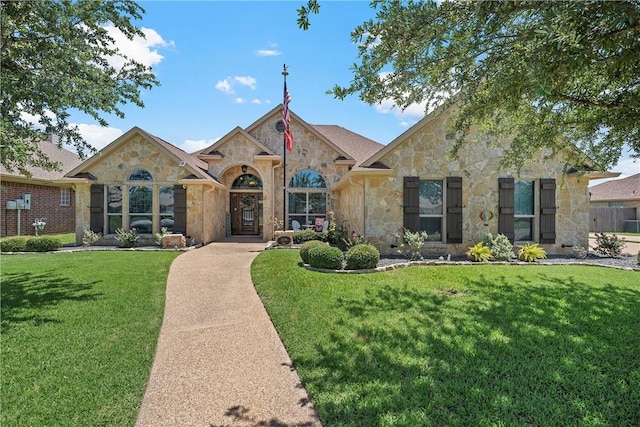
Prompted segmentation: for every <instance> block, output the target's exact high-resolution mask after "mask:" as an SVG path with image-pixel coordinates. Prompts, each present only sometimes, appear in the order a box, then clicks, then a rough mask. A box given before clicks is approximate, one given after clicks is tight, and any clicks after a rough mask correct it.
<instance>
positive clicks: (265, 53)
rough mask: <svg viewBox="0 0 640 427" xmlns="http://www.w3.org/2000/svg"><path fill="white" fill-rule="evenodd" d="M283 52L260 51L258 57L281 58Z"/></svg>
mask: <svg viewBox="0 0 640 427" xmlns="http://www.w3.org/2000/svg"><path fill="white" fill-rule="evenodd" d="M279 55H281V52H280V51H279V50H275V49H260V50H258V56H279Z"/></svg>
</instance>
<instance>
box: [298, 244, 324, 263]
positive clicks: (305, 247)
mask: <svg viewBox="0 0 640 427" xmlns="http://www.w3.org/2000/svg"><path fill="white" fill-rule="evenodd" d="M320 245H324V246H326V243H324V242H321V241H320V240H309V241H308V242H304V243H303V244H302V246H300V258H302V262H303V263H305V264H309V251H310V250H311V248H315V247H316V246H320Z"/></svg>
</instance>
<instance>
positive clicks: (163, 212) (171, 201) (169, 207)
mask: <svg viewBox="0 0 640 427" xmlns="http://www.w3.org/2000/svg"><path fill="white" fill-rule="evenodd" d="M158 199H159V202H160V228H163V227H164V228H166V229H167V231H173V222H174V221H173V211H174V207H175V197H174V191H173V187H160V194H159V197H158Z"/></svg>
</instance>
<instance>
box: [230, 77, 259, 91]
mask: <svg viewBox="0 0 640 427" xmlns="http://www.w3.org/2000/svg"><path fill="white" fill-rule="evenodd" d="M233 79H234V80H235V81H237V82H238V83H240V84H241V85H242V86H248V87H250V88H251V89H255V88H256V79H254V78H253V77H251V76H235V77H234V78H233Z"/></svg>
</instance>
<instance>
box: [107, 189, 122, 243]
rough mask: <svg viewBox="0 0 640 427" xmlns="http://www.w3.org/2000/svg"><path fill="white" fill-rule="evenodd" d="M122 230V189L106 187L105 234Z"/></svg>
mask: <svg viewBox="0 0 640 427" xmlns="http://www.w3.org/2000/svg"><path fill="white" fill-rule="evenodd" d="M118 228H122V187H120V186H108V187H107V234H115V232H116V230H117V229H118Z"/></svg>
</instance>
